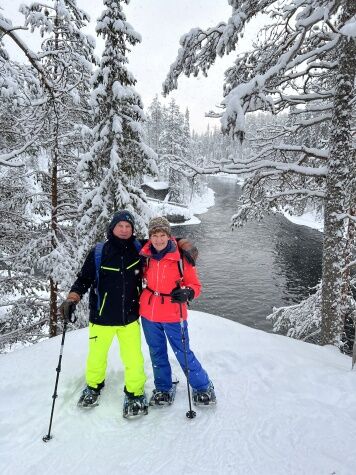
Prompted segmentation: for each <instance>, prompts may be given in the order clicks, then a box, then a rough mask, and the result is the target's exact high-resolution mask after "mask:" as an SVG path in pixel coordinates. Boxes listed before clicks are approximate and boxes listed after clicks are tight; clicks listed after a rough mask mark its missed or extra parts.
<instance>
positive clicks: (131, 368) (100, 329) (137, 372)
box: [85, 320, 146, 396]
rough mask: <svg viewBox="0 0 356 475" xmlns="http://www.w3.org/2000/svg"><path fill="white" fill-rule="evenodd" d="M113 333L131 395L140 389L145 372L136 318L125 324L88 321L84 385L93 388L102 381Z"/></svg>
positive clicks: (142, 388)
mask: <svg viewBox="0 0 356 475" xmlns="http://www.w3.org/2000/svg"><path fill="white" fill-rule="evenodd" d="M115 335H116V337H117V339H118V340H119V346H120V357H121V361H122V363H123V365H124V368H125V386H126V389H127V391H129V392H130V393H134V394H135V396H140V395H141V394H143V392H144V384H145V381H146V375H145V372H144V369H143V364H144V362H143V356H142V351H141V328H140V323H139V321H138V320H136V321H135V322H132V323H130V324H129V325H126V326H106V325H96V324H93V323H89V354H88V359H87V367H86V374H85V376H86V382H87V385H88V386H91V387H92V388H97V387H98V385H99V384H100V383H102V382H103V381H104V379H105V373H106V366H107V358H108V352H109V349H110V346H111V343H112V341H113V338H114V336H115Z"/></svg>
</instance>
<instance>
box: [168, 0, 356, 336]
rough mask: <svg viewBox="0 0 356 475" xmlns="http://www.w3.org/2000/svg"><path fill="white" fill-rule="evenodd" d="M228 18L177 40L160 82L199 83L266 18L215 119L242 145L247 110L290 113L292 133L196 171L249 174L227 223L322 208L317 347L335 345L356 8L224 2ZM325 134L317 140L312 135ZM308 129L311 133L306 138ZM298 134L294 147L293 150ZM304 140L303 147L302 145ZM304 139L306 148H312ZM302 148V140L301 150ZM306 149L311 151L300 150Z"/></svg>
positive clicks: (277, 132)
mask: <svg viewBox="0 0 356 475" xmlns="http://www.w3.org/2000/svg"><path fill="white" fill-rule="evenodd" d="M229 3H230V5H231V6H232V14H231V17H230V18H229V19H228V21H227V23H223V22H220V23H219V24H218V25H217V26H215V27H212V28H209V29H207V30H201V29H200V28H194V29H192V30H191V31H190V32H189V33H187V34H185V35H184V36H183V37H182V38H181V46H182V47H181V49H180V50H179V52H178V57H177V59H176V61H175V63H174V64H172V66H171V69H170V72H169V74H168V77H167V79H166V81H165V83H164V92H165V93H168V92H169V91H171V90H172V89H174V88H176V87H177V81H178V77H179V75H181V74H182V73H184V74H186V75H188V76H189V75H190V74H193V75H194V76H196V75H198V74H199V73H202V74H207V71H208V69H209V68H210V67H211V65H212V64H213V63H214V62H215V60H216V58H217V57H218V56H223V55H224V54H228V53H231V52H232V51H234V50H236V49H237V46H238V42H239V38H240V37H241V36H242V35H243V33H244V30H245V29H246V28H247V26H248V23H249V22H250V20H251V19H252V18H253V17H255V16H256V15H257V14H260V13H264V14H266V15H269V17H270V19H269V25H268V26H266V27H264V28H262V29H261V30H260V32H259V34H258V38H257V41H256V42H255V43H254V44H253V48H252V49H251V51H248V52H246V53H241V54H238V55H237V57H236V60H235V62H234V64H233V65H232V66H231V67H230V68H229V69H228V70H227V71H226V73H225V82H224V98H223V101H222V106H223V112H218V113H214V114H212V115H213V116H215V117H220V118H221V126H222V129H223V131H224V132H225V133H226V134H229V135H230V136H231V137H234V138H237V139H239V140H240V141H242V140H243V139H244V138H245V136H246V121H245V116H246V115H249V114H252V113H254V112H255V111H258V110H260V111H270V112H271V113H273V114H279V113H282V112H283V111H289V112H290V114H293V115H294V117H295V121H294V123H293V125H291V126H287V125H281V126H279V127H274V129H269V128H268V127H264V128H263V129H262V130H261V131H260V132H261V133H260V136H259V137H258V139H259V142H255V145H256V146H255V147H254V150H253V153H252V155H251V157H250V158H249V159H244V158H243V156H242V157H241V158H240V159H238V157H234V158H233V159H231V160H224V161H223V162H221V163H220V164H219V163H217V164H213V165H212V166H210V167H208V168H205V169H200V168H199V167H195V168H194V167H193V169H194V171H195V172H202V173H216V172H219V171H223V172H226V173H239V174H248V175H249V177H250V178H249V179H248V180H247V181H246V184H245V186H244V189H243V194H242V196H241V199H240V201H239V203H238V209H237V213H236V214H235V215H234V216H233V224H234V225H241V224H243V223H244V222H245V221H246V220H247V219H250V218H256V217H257V218H260V217H262V216H263V214H265V213H266V212H271V211H273V210H275V209H281V208H282V207H285V206H286V204H288V206H291V207H293V206H294V205H293V202H294V203H296V202H299V203H302V204H301V205H302V206H306V205H307V204H308V203H312V204H315V203H317V204H319V203H321V204H322V205H323V207H324V222H325V224H324V246H323V280H322V290H321V315H322V319H321V322H322V323H321V327H322V334H321V342H322V343H324V344H325V343H334V342H338V341H339V339H340V334H341V332H342V320H343V318H344V316H343V315H342V308H343V305H342V302H343V299H344V297H343V294H344V293H345V289H346V288H347V287H348V283H347V282H346V285H345V279H346V281H348V282H349V277H348V273H347V272H345V271H344V269H345V264H346V262H345V252H344V251H345V242H344V236H345V235H347V232H346V230H347V228H348V225H349V223H350V222H352V223H354V222H355V215H354V208H353V203H355V201H356V190H355V182H356V178H355V175H356V167H355V160H356V156H355V153H356V152H355V148H354V146H353V144H352V120H351V118H352V111H354V110H355V75H356V61H355V57H356V35H355V30H356V20H355V15H356V3H355V2H354V1H353V0H342V1H339V2H334V1H331V0H306V1H303V2H295V1H294V0H288V1H285V2H278V1H276V0H270V1H265V0H258V1H256V2H250V1H245V0H243V1H229ZM321 124H322V125H323V129H324V130H323V133H322V134H320V135H319V134H318V133H317V128H318V127H320V125H321ZM307 129H309V130H310V133H305V131H306V130H307ZM296 134H300V140H301V141H298V142H299V143H295V140H294V139H295V136H296ZM303 136H304V137H303ZM306 138H307V140H305V139H306ZM310 138H312V140H313V143H312V144H311V143H310V140H309V139H310ZM302 140H304V141H302ZM308 141H309V143H310V145H307V144H308Z"/></svg>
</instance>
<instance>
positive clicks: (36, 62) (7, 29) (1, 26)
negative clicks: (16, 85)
mask: <svg viewBox="0 0 356 475" xmlns="http://www.w3.org/2000/svg"><path fill="white" fill-rule="evenodd" d="M13 30H14V29H13V27H12V26H11V22H9V21H6V20H5V19H4V18H3V17H2V18H0V31H2V32H3V33H4V34H5V35H7V36H9V37H10V38H11V39H12V40H13V41H14V42H15V43H16V44H17V46H18V47H19V48H20V49H21V50H22V51H23V52H24V54H25V55H26V57H27V59H28V60H29V62H30V63H31V65H32V66H33V67H34V68H35V69H36V71H37V72H38V73H39V75H40V77H41V79H42V81H43V84H44V86H45V87H46V89H47V90H48V91H49V92H50V93H51V94H52V92H53V90H54V86H53V84H52V82H51V81H49V80H48V78H47V75H46V73H45V71H44V69H43V67H42V65H41V62H40V59H39V57H38V56H37V54H36V53H34V52H33V51H32V50H30V48H29V47H28V46H27V44H26V43H25V42H24V41H22V40H21V38H20V37H19V36H18V35H17V34H16V33H15V31H13Z"/></svg>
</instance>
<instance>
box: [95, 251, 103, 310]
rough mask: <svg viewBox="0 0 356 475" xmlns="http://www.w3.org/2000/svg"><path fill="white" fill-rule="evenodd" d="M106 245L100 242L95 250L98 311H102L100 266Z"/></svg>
mask: <svg viewBox="0 0 356 475" xmlns="http://www.w3.org/2000/svg"><path fill="white" fill-rule="evenodd" d="M103 248H104V243H103V242H98V243H97V244H96V245H95V249H94V262H95V283H96V292H95V293H96V299H97V309H98V310H99V309H100V295H99V276H100V265H101V258H102V255H103Z"/></svg>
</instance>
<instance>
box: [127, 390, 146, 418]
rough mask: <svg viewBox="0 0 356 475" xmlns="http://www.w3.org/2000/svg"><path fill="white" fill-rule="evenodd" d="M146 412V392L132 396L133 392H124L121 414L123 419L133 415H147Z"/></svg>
mask: <svg viewBox="0 0 356 475" xmlns="http://www.w3.org/2000/svg"><path fill="white" fill-rule="evenodd" d="M147 414H148V403H147V398H146V394H142V396H134V395H133V394H130V393H129V394H128V393H125V399H124V407H123V414H122V415H123V416H124V417H125V419H130V418H133V417H137V416H141V415H145V416H146V415H147Z"/></svg>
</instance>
